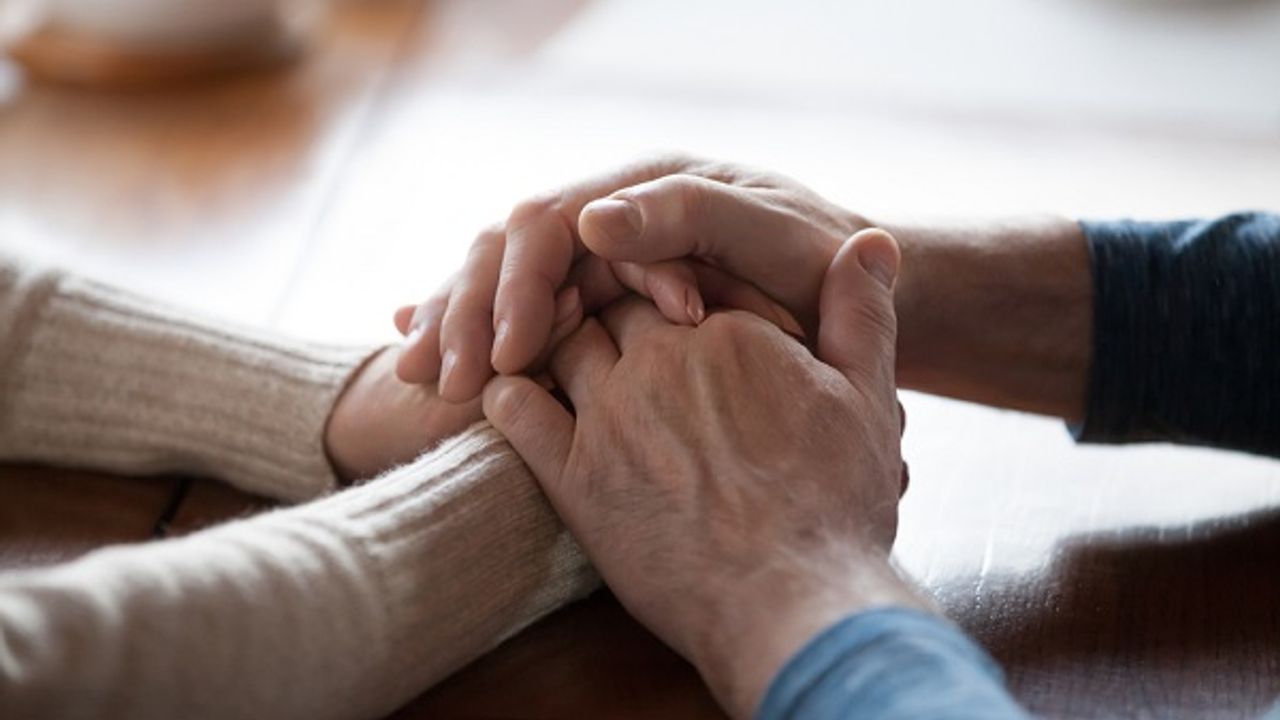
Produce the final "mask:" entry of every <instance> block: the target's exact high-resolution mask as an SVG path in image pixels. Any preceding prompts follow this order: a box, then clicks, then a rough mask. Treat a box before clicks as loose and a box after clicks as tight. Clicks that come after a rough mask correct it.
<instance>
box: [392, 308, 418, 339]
mask: <svg viewBox="0 0 1280 720" xmlns="http://www.w3.org/2000/svg"><path fill="white" fill-rule="evenodd" d="M417 309H418V306H417V305H403V306H401V307H400V308H398V309H397V310H396V314H395V315H394V316H392V322H394V323H395V325H396V331H397V332H399V333H400V334H401V335H408V334H409V321H411V320H413V313H414V312H415V311H417Z"/></svg>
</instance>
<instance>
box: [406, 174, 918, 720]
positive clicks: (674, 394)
mask: <svg viewBox="0 0 1280 720" xmlns="http://www.w3.org/2000/svg"><path fill="white" fill-rule="evenodd" d="M865 228H866V222H865V221H864V220H862V219H861V218H859V217H858V216H856V215H854V214H852V213H849V212H847V211H845V210H842V209H841V208H839V207H837V206H835V205H833V204H831V203H829V202H827V201H825V200H823V199H822V198H820V197H818V196H817V195H815V194H814V193H812V192H811V191H809V190H807V189H805V188H803V187H801V186H800V185H798V184H796V183H794V182H792V181H790V180H787V179H785V178H781V177H777V176H773V175H766V174H761V173H756V172H753V171H747V170H742V169H739V168H734V167H731V166H725V165H718V164H712V163H705V162H700V161H694V160H688V159H669V160H661V161H657V162H652V163H644V164H640V165H637V166H633V167H631V168H627V169H625V170H623V171H621V172H618V173H614V174H611V175H606V176H602V177H600V178H596V179H593V180H590V181H587V182H584V183H580V184H578V185H575V186H572V187H570V188H567V189H566V190H564V191H562V192H560V193H556V194H553V195H548V196H546V197H545V198H543V199H540V200H535V201H531V202H528V203H524V204H522V205H520V206H518V207H517V208H516V209H515V211H514V212H513V213H512V214H511V217H510V218H509V219H508V221H507V223H506V225H505V226H504V228H502V229H496V228H495V229H492V230H490V231H487V232H485V233H484V234H482V235H481V236H480V238H479V239H478V240H477V241H476V243H475V244H474V246H473V247H472V251H471V254H470V256H469V258H468V260H467V264H466V266H465V267H464V269H463V270H462V272H461V273H460V274H458V275H457V276H455V278H454V280H453V281H452V282H451V283H450V284H449V286H448V287H446V288H445V289H444V290H442V291H441V292H440V293H438V294H437V295H436V296H435V297H433V298H432V299H431V300H428V301H427V302H426V303H423V304H422V305H420V306H417V307H413V306H409V307H405V308H401V310H400V311H399V312H398V313H397V315H396V323H397V326H398V327H399V328H400V330H401V332H403V333H405V334H406V335H407V338H406V343H405V346H404V348H403V350H402V351H401V354H400V356H399V360H398V364H397V373H398V374H399V376H400V377H401V378H402V379H404V380H406V381H409V382H414V383H430V382H438V387H439V394H440V397H443V398H445V399H446V400H451V401H457V402H463V401H473V399H474V398H475V397H476V396H477V395H479V394H480V393H481V391H482V390H483V408H484V412H485V415H486V416H487V417H488V418H489V420H490V421H491V422H492V423H493V424H494V425H495V426H496V427H497V428H498V429H499V430H500V431H502V432H503V434H505V435H506V436H507V438H508V439H509V440H510V442H511V444H512V445H513V446H514V448H515V449H516V451H517V452H518V453H520V455H521V456H522V457H523V458H524V459H525V461H526V462H527V464H528V465H529V466H530V468H531V469H532V471H533V473H534V474H535V475H536V476H537V478H538V480H539V482H540V483H541V485H542V487H543V490H544V491H545V492H546V494H547V495H548V497H549V498H550V500H551V502H552V504H553V505H554V506H555V508H556V510H557V512H558V513H559V514H560V515H561V517H562V518H563V520H564V522H565V523H566V525H567V526H568V528H569V529H570V531H571V532H572V533H573V534H574V536H575V537H576V538H577V539H578V540H579V542H580V543H581V544H582V546H583V548H584V550H585V551H586V553H587V555H588V556H589V557H590V558H591V560H592V561H593V563H594V564H595V565H596V567H597V569H598V570H599V571H600V573H601V575H602V576H603V577H604V579H605V580H606V582H608V584H609V585H610V587H612V588H613V590H614V592H615V594H616V595H617V596H618V598H619V599H620V600H621V602H622V603H623V604H624V605H625V606H626V607H627V609H628V610H629V611H630V612H631V613H632V614H633V615H634V616H636V617H637V618H638V619H639V620H640V621H641V622H643V623H645V624H646V625H647V626H648V627H649V628H650V629H651V630H653V631H654V632H655V633H656V634H657V635H658V636H660V637H661V638H662V639H663V640H664V641H666V642H667V643H668V644H670V645H671V646H672V647H673V648H675V649H676V650H678V651H679V652H681V653H682V654H683V655H684V656H685V657H686V658H688V659H689V660H691V661H692V662H693V663H694V664H695V665H696V666H697V667H698V668H699V670H700V671H701V672H702V674H703V676H704V678H705V679H706V680H707V682H708V683H709V684H710V686H711V688H712V690H713V692H715V694H716V695H717V697H718V698H719V700H720V701H721V703H722V704H724V705H725V707H726V708H728V709H729V710H730V711H731V712H732V713H733V714H735V715H737V716H747V715H749V714H750V713H751V712H752V711H753V710H754V708H755V707H756V705H757V704H758V702H759V701H760V699H761V697H762V696H763V693H764V691H765V690H766V688H767V687H768V683H769V682H770V680H771V678H772V677H773V676H774V675H775V674H776V673H777V672H778V670H779V669H780V668H781V666H782V665H783V663H784V662H785V661H786V660H787V659H788V658H789V657H790V656H791V655H792V654H794V653H795V652H796V651H798V650H799V649H800V648H801V647H802V646H803V645H804V644H805V643H806V642H807V641H808V640H809V639H810V638H811V637H813V636H814V635H815V634H816V633H818V632H819V631H821V630H822V629H823V628H825V627H827V626H829V625H831V624H832V623H834V622H836V621H838V620H840V619H841V618H843V617H845V616H847V615H849V614H851V613H852V612H856V611H858V610H862V609H866V608H869V607H873V606H878V605H903V604H906V605H914V606H921V605H922V603H921V601H920V600H918V599H917V598H916V597H915V596H914V595H913V594H912V592H911V590H910V589H909V588H908V586H907V585H906V584H905V583H904V582H903V581H902V580H901V579H900V578H899V577H898V576H897V574H896V573H895V572H894V570H893V569H892V568H891V566H890V564H889V559H888V558H889V552H890V549H891V547H892V545H893V540H894V537H895V534H896V529H897V503H898V498H899V495H900V493H901V492H902V490H904V489H905V480H906V475H905V468H904V465H903V463H902V461H901V454H900V444H899V435H900V432H901V422H902V415H901V409H900V406H899V405H898V403H897V400H896V394H895V393H896V388H895V370H894V360H895V340H896V317H895V312H894V293H893V288H894V283H895V280H896V278H897V275H898V269H899V265H900V262H901V255H900V252H899V249H898V245H897V243H896V242H895V241H894V239H893V238H892V237H890V236H889V235H888V234H887V233H885V232H883V231H880V230H867V229H865ZM634 294H639V295H643V296H644V297H647V298H649V300H651V301H652V302H649V301H646V300H642V299H640V298H637V297H635V296H634ZM628 295H632V297H630V298H628V297H627V296H628ZM717 307H719V308H729V310H726V311H722V312H714V313H708V308H717ZM596 315H598V318H597V317H595V316H596ZM584 317H587V319H586V320H585V321H583V318H584ZM792 336H799V337H801V338H803V339H804V340H805V341H806V344H807V345H808V347H806V344H801V343H800V342H797V340H796V337H792ZM810 348H813V350H811V349H810ZM543 366H545V367H546V369H547V371H548V372H549V374H550V376H551V379H552V380H553V381H554V382H555V384H556V385H557V386H559V388H560V389H562V390H563V391H564V393H565V394H566V395H567V398H568V400H569V402H570V403H572V408H573V410H572V412H571V411H570V410H568V409H566V408H565V407H564V406H563V405H562V404H561V403H560V401H558V400H557V399H556V398H555V397H553V395H552V394H551V393H550V392H549V391H548V390H546V389H545V388H544V387H543V385H541V384H539V383H537V382H535V381H533V380H531V379H529V378H528V377H524V376H518V375H515V373H519V372H528V371H529V370H530V369H531V368H533V369H539V368H541V367H543ZM495 372H497V373H500V374H501V375H502V376H501V377H499V378H497V379H495V380H492V381H491V378H492V377H493V375H494V374H495Z"/></svg>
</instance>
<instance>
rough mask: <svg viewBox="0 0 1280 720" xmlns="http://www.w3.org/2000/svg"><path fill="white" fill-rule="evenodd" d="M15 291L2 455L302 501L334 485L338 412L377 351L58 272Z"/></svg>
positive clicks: (9, 301) (0, 423) (0, 396)
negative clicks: (20, 293) (234, 321)
mask: <svg viewBox="0 0 1280 720" xmlns="http://www.w3.org/2000/svg"><path fill="white" fill-rule="evenodd" d="M53 277H55V280H53V281H52V282H43V283H37V284H36V290H35V291H32V292H28V293H26V295H25V296H24V297H19V298H16V303H17V307H16V309H15V307H14V302H13V301H14V300H15V298H12V297H10V298H5V300H4V302H5V303H6V307H5V308H3V310H4V311H5V312H7V313H8V314H9V315H10V316H12V317H15V318H17V319H16V320H13V321H12V322H11V323H10V325H11V334H12V337H9V338H6V341H7V342H10V343H12V345H11V347H10V349H9V353H15V354H16V355H15V356H13V357H10V358H8V361H7V362H6V363H5V364H6V366H7V367H8V369H9V371H10V374H9V377H8V378H6V379H5V380H4V382H5V386H4V389H3V392H0V457H3V458H5V459H21V460H33V461H40V462H49V463H55V464H65V465H76V466H89V467H95V468H102V469H107V470H112V471H116V472H124V473H139V474H144V473H145V474H149V473H159V472H181V473H191V474H201V475H209V476H215V477H218V478H221V479H224V480H227V481H228V482H231V483H232V484H234V485H236V486H238V487H240V488H241V489H244V490H246V491H249V492H253V493H258V494H262V495H266V496H270V497H274V498H279V499H283V500H289V501H296V500H302V499H307V498H311V497H315V496H317V495H319V494H322V493H324V492H326V491H328V490H329V489H331V488H333V487H334V486H335V484H336V478H335V476H334V473H333V470H332V468H331V467H330V465H329V462H328V460H327V458H326V455H325V452H324V438H323V434H324V427H325V423H326V421H327V419H328V415H329V412H330V410H331V408H332V407H333V404H334V402H335V400H336V398H337V396H338V394H339V393H340V392H341V390H342V388H343V386H344V384H345V382H346V380H347V378H348V376H349V375H350V374H351V372H352V370H353V369H354V368H355V367H357V366H358V364H359V363H360V362H361V361H362V360H363V359H364V358H365V357H366V356H367V355H368V354H369V353H370V352H371V349H370V348H337V347H325V346H320V345H314V344H306V343H300V342H290V341H288V340H284V339H281V338H279V337H276V336H270V335H267V334H266V333H263V332H260V331H253V330H249V329H246V328H238V327H236V328H233V327H229V326H227V325H225V324H222V323H219V322H217V321H214V320H210V319H205V318H197V317H194V316H192V315H189V314H187V313H184V312H181V311H178V310H176V309H173V308H169V307H165V306H163V305H160V304H157V303H155V302H152V301H148V300H146V299H143V298H140V297H137V296H134V295H131V294H129V293H125V292H122V291H119V290H116V289H113V288H110V287H107V286H104V285H102V284H99V283H96V282H92V281H88V280H84V279H80V278H75V277H61V278H60V279H57V276H53Z"/></svg>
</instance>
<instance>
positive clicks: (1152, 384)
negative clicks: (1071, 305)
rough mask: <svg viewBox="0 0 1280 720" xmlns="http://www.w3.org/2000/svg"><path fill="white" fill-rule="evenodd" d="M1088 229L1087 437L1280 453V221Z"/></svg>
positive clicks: (1241, 217)
mask: <svg viewBox="0 0 1280 720" xmlns="http://www.w3.org/2000/svg"><path fill="white" fill-rule="evenodd" d="M1081 227H1082V228H1083V229H1084V233H1085V236H1086V237H1087V238H1088V243H1089V251H1090V254H1091V256H1092V259H1093V276H1094V286H1095V293H1094V297H1095V301H1094V360H1093V372H1092V376H1091V379H1090V385H1089V397H1088V401H1087V406H1086V414H1085V421H1084V423H1083V425H1082V426H1080V427H1077V428H1073V430H1074V432H1075V433H1076V437H1077V438H1078V439H1079V440H1081V441H1085V442H1135V441H1144V440H1169V441H1174V442H1182V443H1190V444H1197V445H1211V446H1216V447H1224V448H1231V449H1236V450H1245V451H1248V452H1253V453H1259V454H1266V455H1273V456H1280V215H1268V214H1263V213H1240V214H1235V215H1228V216H1225V217H1221V218H1218V219H1215V220H1208V221H1181V222H1157V223H1151V222H1133V221H1118V222H1083V223H1081Z"/></svg>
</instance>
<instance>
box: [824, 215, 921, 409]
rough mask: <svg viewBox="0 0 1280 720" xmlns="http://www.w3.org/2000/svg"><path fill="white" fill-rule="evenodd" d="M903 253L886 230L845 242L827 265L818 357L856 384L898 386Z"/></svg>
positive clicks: (864, 388)
mask: <svg viewBox="0 0 1280 720" xmlns="http://www.w3.org/2000/svg"><path fill="white" fill-rule="evenodd" d="M901 262H902V254H901V251H900V250H899V249H898V243H897V241H896V240H894V239H893V236H892V235H890V234H889V233H887V232H885V231H884V230H880V229H871V230H863V231H862V232H859V233H857V234H856V235H854V236H853V237H851V238H849V239H848V240H846V241H845V243H844V245H843V246H841V247H840V250H839V251H837V252H836V256H835V258H834V259H833V260H832V261H831V265H830V267H828V268H827V274H826V277H825V279H824V280H823V283H822V294H821V297H820V300H819V303H818V313H819V325H818V359H820V360H822V361H823V362H825V363H827V364H828V365H831V366H832V367H834V368H836V369H837V370H839V371H840V372H841V373H842V374H843V375H844V376H845V377H846V378H847V379H848V380H849V382H850V383H852V384H853V385H854V386H855V387H858V388H860V389H863V390H871V389H872V386H875V385H884V386H885V387H887V388H888V389H889V390H892V388H893V386H894V374H893V368H894V348H895V344H896V342H897V335H898V322H897V314H896V313H895V311H894V307H893V285H894V282H895V280H896V279H897V276H898V267H899V265H900V264H901Z"/></svg>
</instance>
